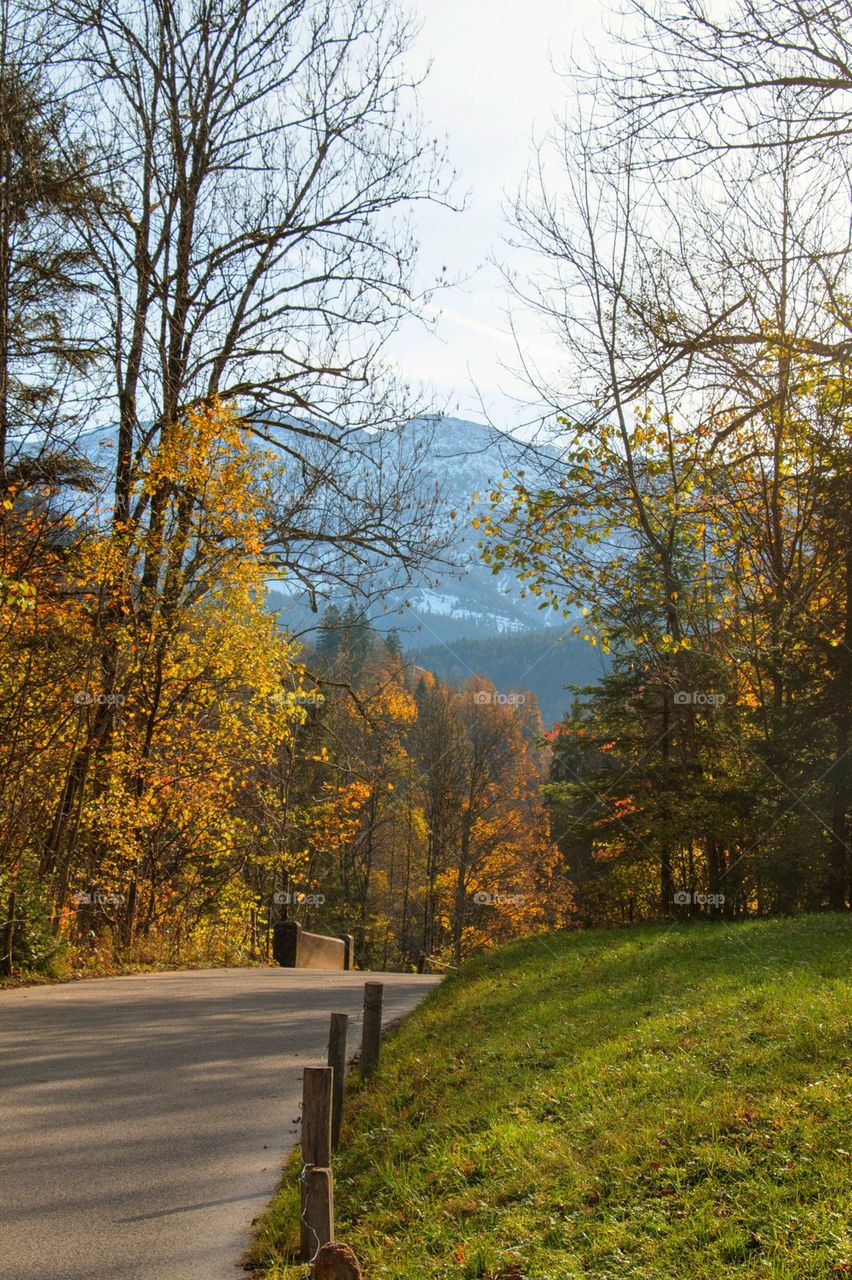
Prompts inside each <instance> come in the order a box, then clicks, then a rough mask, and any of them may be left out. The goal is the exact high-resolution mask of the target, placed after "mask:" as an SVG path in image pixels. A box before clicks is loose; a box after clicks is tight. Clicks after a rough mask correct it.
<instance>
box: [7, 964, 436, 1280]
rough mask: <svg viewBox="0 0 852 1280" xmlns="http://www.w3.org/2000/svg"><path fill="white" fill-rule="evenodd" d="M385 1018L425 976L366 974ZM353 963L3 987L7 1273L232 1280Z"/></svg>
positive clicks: (424, 984)
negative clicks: (306, 1073) (377, 986)
mask: <svg viewBox="0 0 852 1280" xmlns="http://www.w3.org/2000/svg"><path fill="white" fill-rule="evenodd" d="M377 976H378V977H380V978H381V980H382V981H383V982H384V983H385V1020H386V1021H388V1020H389V1019H391V1018H394V1017H397V1016H399V1015H400V1014H403V1013H405V1012H407V1011H408V1010H409V1009H411V1008H412V1007H413V1006H414V1005H415V1004H416V1003H417V1002H418V1000H420V998H421V997H422V996H423V995H424V994H425V993H426V991H427V990H428V988H429V987H431V986H432V985H433V984H434V983H435V982H436V981H438V979H436V978H430V977H414V976H409V975H404V974H382V975H377ZM364 978H365V975H364V974H363V973H354V974H349V973H324V972H323V973H319V972H311V971H309V970H288V969H213V970H204V971H199V972H195V973H160V974H150V975H148V974H142V975H133V976H130V977H123V978H103V979H97V980H93V981H86V982H76V983H70V984H66V985H61V986H49V987H29V988H25V989H22V990H17V991H7V992H0V1277H2V1280H235V1277H238V1276H241V1275H244V1274H245V1273H243V1272H241V1271H240V1270H239V1266H238V1264H239V1258H240V1255H241V1253H242V1251H243V1250H244V1248H245V1247H246V1245H247V1243H248V1240H249V1232H248V1228H249V1224H250V1223H251V1219H252V1218H253V1217H254V1216H255V1215H256V1214H258V1213H259V1212H260V1211H261V1210H262V1209H263V1208H264V1206H265V1205H266V1203H267V1202H268V1200H269V1198H270V1196H271V1195H272V1192H273V1190H274V1188H275V1185H276V1182H277V1180H278V1177H279V1173H280V1164H281V1159H282V1157H283V1155H284V1154H285V1153H286V1151H287V1150H289V1149H290V1147H292V1145H293V1143H294V1142H295V1140H296V1134H297V1125H296V1118H297V1117H298V1107H299V1100H300V1097H301V1082H300V1073H301V1069H302V1067H303V1066H305V1065H310V1064H312V1063H314V1064H318V1063H322V1062H324V1060H325V1058H324V1055H325V1045H326V1038H327V1032H328V1014H329V1013H330V1012H332V1011H335V1010H339V1011H341V1012H348V1013H349V1014H350V1024H349V1028H350V1030H349V1043H350V1048H353V1047H354V1048H357V1046H358V1044H359V1043H360V1019H359V1021H358V1022H357V1023H355V1024H354V1025H353V1022H352V1016H353V1015H356V1014H358V1013H359V1011H360V1006H361V998H362V986H363V982H364Z"/></svg>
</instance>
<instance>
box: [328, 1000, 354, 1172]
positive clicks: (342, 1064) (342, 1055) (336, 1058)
mask: <svg viewBox="0 0 852 1280" xmlns="http://www.w3.org/2000/svg"><path fill="white" fill-rule="evenodd" d="M348 1028H349V1015H348V1014H346V1013H333V1014H332V1015H331V1025H330V1026H329V1029H328V1065H329V1066H330V1067H331V1068H332V1070H333V1071H334V1077H333V1080H332V1088H331V1149H332V1151H336V1150H337V1148H338V1145H339V1143H340V1122H341V1120H342V1119H343V1081H344V1077H345V1075H346V1033H347V1031H348Z"/></svg>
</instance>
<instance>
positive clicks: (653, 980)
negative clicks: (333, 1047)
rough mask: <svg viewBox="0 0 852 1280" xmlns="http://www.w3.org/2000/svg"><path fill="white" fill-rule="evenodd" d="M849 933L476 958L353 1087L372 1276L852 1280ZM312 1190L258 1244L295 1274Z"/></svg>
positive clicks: (707, 936) (273, 1217)
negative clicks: (290, 1250) (371, 1074)
mask: <svg viewBox="0 0 852 1280" xmlns="http://www.w3.org/2000/svg"><path fill="white" fill-rule="evenodd" d="M850 969H852V919H850V918H849V917H839V916H820V917H815V916H810V917H805V918H798V919H794V920H773V921H757V922H749V923H743V924H738V925H734V926H725V925H717V924H707V925H700V924H699V925H679V926H676V927H672V928H665V927H659V928H631V929H624V930H606V931H600V932H594V933H585V934H560V935H555V936H554V935H551V936H548V937H547V938H543V939H530V940H527V941H525V942H523V943H519V944H514V945H512V946H509V947H507V948H505V949H502V950H500V951H499V952H496V953H492V954H491V955H488V956H483V957H479V958H478V959H477V960H475V961H474V962H472V963H470V964H468V965H467V966H466V967H465V968H464V970H463V971H462V973H461V974H460V975H458V976H456V977H453V978H451V979H449V980H448V981H447V982H446V983H444V984H443V986H442V987H441V988H440V989H439V990H438V991H436V992H435V993H433V994H432V995H431V996H430V997H429V999H428V1000H427V1001H426V1002H425V1004H424V1005H423V1006H421V1008H420V1009H419V1010H418V1011H417V1012H416V1013H415V1014H413V1015H412V1016H411V1018H409V1019H408V1020H407V1021H406V1023H405V1024H404V1025H403V1027H402V1029H401V1030H400V1032H399V1033H398V1034H396V1035H395V1036H393V1037H392V1038H391V1039H390V1041H389V1042H388V1044H387V1045H386V1047H385V1053H384V1058H383V1063H382V1069H381V1072H380V1075H379V1077H378V1078H376V1080H374V1082H373V1083H372V1084H371V1085H370V1086H369V1087H368V1088H366V1089H362V1088H360V1087H359V1086H358V1085H357V1082H356V1081H354V1080H351V1081H350V1086H349V1093H348V1097H347V1116H346V1120H345V1125H344V1135H343V1151H342V1152H341V1155H340V1157H339V1158H338V1160H337V1165H336V1189H335V1190H336V1200H337V1220H338V1230H337V1236H338V1239H340V1240H345V1241H347V1242H348V1243H350V1244H351V1245H352V1246H353V1247H354V1249H355V1251H356V1253H357V1254H358V1256H359V1258H360V1259H361V1262H362V1265H364V1267H365V1277H367V1280H376V1278H377V1277H379V1276H384V1277H394V1278H396V1280H409V1278H410V1280H414V1278H415V1277H416V1278H417V1280H420V1278H421V1277H422V1278H425V1277H435V1278H437V1277H441V1278H443V1277H453V1278H454V1280H473V1278H474V1277H487V1278H488V1280H496V1278H497V1277H507V1278H508V1277H521V1276H523V1277H528V1280H562V1278H563V1277H564V1278H565V1280H568V1277H584V1278H588V1277H593V1278H594V1280H626V1278H627V1277H643V1278H648V1280H651V1278H653V1280H681V1278H682V1280H687V1278H688V1280H704V1278H707V1280H710V1278H711V1277H712V1278H713V1280H719V1278H720V1277H737V1280H748V1278H749V1277H758V1276H760V1277H773V1278H777V1280H781V1278H782V1277H783V1278H784V1280H805V1278H806V1277H817V1276H819V1277H828V1276H833V1277H837V1276H839V1275H842V1274H845V1273H847V1272H852V1158H850V1155H849V1152H850V1150H852V1071H850V1067H852V1040H850V1029H852V980H850ZM295 1177H296V1170H295V1169H294V1168H292V1167H291V1169H290V1170H289V1171H288V1175H287V1176H286V1177H285V1181H284V1184H283V1188H282V1191H281V1193H280V1194H279V1197H278V1200H277V1202H276V1204H275V1205H274V1206H273V1208H272V1210H271V1212H270V1215H268V1217H267V1219H266V1221H265V1224H264V1226H263V1229H262V1231H261V1234H260V1237H259V1240H258V1245H257V1248H256V1258H257V1260H258V1261H263V1262H265V1263H266V1264H267V1266H268V1267H269V1268H270V1269H269V1270H268V1271H266V1272H265V1275H267V1276H268V1277H273V1276H274V1277H276V1278H278V1277H288V1280H289V1277H294V1278H295V1277H296V1276H299V1277H301V1276H303V1275H304V1267H295V1266H287V1265H286V1264H285V1263H281V1262H280V1261H279V1262H276V1259H279V1260H280V1259H281V1258H283V1257H286V1256H287V1254H286V1249H287V1247H288V1245H291V1244H292V1241H293V1232H294V1227H295V1222H296V1210H295V1199H294V1185H295Z"/></svg>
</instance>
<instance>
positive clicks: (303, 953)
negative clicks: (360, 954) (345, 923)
mask: <svg viewBox="0 0 852 1280" xmlns="http://www.w3.org/2000/svg"><path fill="white" fill-rule="evenodd" d="M272 956H273V959H274V960H275V963H276V964H279V965H281V966H282V968H285V969H354V968H355V940H354V938H353V937H352V935H351V934H346V935H345V936H344V937H342V938H328V937H326V936H325V935H324V934H321V933H308V932H306V930H304V929H303V928H302V926H301V925H300V924H299V922H298V920H279V921H278V923H277V924H276V925H275V926H274V927H273V930H272Z"/></svg>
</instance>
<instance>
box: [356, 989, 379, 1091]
mask: <svg viewBox="0 0 852 1280" xmlns="http://www.w3.org/2000/svg"><path fill="white" fill-rule="evenodd" d="M383 993H384V985H383V984H382V983H381V982H365V983H364V1026H363V1030H362V1032H361V1075H362V1076H363V1077H364V1078H365V1079H366V1077H367V1076H371V1075H372V1074H373V1072H374V1071H375V1069H376V1067H377V1066H378V1065H379V1045H380V1043H381V1039H382V995H383Z"/></svg>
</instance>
